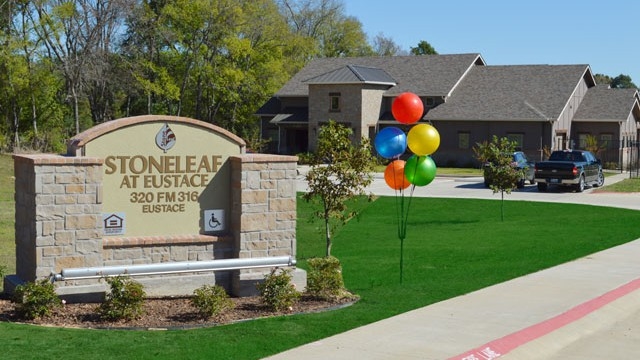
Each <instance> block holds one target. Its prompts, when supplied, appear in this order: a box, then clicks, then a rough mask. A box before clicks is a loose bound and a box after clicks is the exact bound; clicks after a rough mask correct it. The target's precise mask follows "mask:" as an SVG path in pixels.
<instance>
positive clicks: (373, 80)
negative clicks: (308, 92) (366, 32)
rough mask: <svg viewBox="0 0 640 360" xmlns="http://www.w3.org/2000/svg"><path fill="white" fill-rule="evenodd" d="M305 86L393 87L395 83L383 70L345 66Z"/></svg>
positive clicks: (320, 76) (307, 81) (312, 79)
mask: <svg viewBox="0 0 640 360" xmlns="http://www.w3.org/2000/svg"><path fill="white" fill-rule="evenodd" d="M305 82H306V83H307V84H359V83H366V84H382V85H389V86H394V85H395V84H396V81H395V80H394V79H393V78H392V77H391V76H390V75H389V74H387V73H386V72H385V71H384V70H382V69H378V68H373V67H367V66H359V65H347V66H345V67H342V68H340V69H337V70H334V71H330V72H328V73H325V74H322V75H318V76H316V77H313V78H311V79H309V80H306V81H305Z"/></svg>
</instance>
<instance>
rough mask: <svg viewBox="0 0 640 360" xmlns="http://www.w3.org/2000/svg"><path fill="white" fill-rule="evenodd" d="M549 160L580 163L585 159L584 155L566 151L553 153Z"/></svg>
mask: <svg viewBox="0 0 640 360" xmlns="http://www.w3.org/2000/svg"><path fill="white" fill-rule="evenodd" d="M549 160H550V161H573V162H580V161H584V158H583V157H582V154H580V153H573V152H569V151H567V152H564V151H562V152H561V151H557V152H553V153H551V156H549Z"/></svg>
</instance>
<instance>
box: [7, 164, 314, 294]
mask: <svg viewBox="0 0 640 360" xmlns="http://www.w3.org/2000/svg"><path fill="white" fill-rule="evenodd" d="M229 160H230V162H231V167H232V188H231V191H230V192H229V196H230V197H231V201H232V206H231V221H230V227H231V232H230V234H229V235H228V236H220V237H218V236H208V235H200V234H192V235H183V236H137V237H111V236H107V237H104V238H103V237H102V213H101V211H102V196H103V194H102V192H103V189H102V174H103V169H102V165H103V160H102V159H100V158H89V157H65V156H59V155H42V154H39V155H14V164H15V174H16V189H15V190H16V264H17V274H16V276H17V278H18V279H15V278H11V279H9V278H10V277H8V279H9V282H11V283H10V284H7V279H6V280H5V290H7V289H8V290H9V291H11V289H12V288H13V287H15V285H17V284H18V283H19V282H22V281H34V280H36V279H40V278H43V277H48V276H50V275H51V273H52V272H55V273H60V272H61V270H62V269H69V268H78V267H100V266H111V265H137V264H153V263H161V262H176V261H202V260H214V259H226V258H259V257H271V256H285V255H288V256H292V257H295V249H296V232H295V227H296V186H295V179H296V176H297V170H296V162H297V158H296V157H293V156H277V155H262V154H249V155H238V156H232V157H230V159H229ZM268 271H269V270H268V269H266V270H265V269H261V270H241V271H235V272H233V273H232V274H229V273H228V272H227V273H224V274H215V277H214V276H213V275H211V274H209V275H206V276H203V275H201V276H195V275H194V276H192V279H190V280H189V279H186V277H185V276H174V277H173V281H177V282H179V283H181V284H182V285H184V284H187V285H188V286H191V288H185V289H182V290H177V289H178V288H180V286H175V285H171V284H168V283H167V282H166V281H164V279H163V280H159V279H158V278H157V277H155V278H154V279H150V282H149V284H150V285H152V286H156V287H163V289H162V290H157V291H154V290H153V289H147V293H148V294H151V295H158V296H159V295H188V294H191V292H192V291H193V288H195V287H197V286H199V285H200V284H201V283H203V282H205V283H206V282H211V281H213V279H214V278H215V282H216V283H220V284H221V285H223V286H225V287H226V288H228V289H230V290H231V291H232V293H234V294H235V295H239V296H246V295H254V294H255V293H256V290H255V282H256V281H257V280H260V279H262V278H263V277H264V274H266V273H267V272H268ZM294 281H295V282H296V285H298V286H299V287H304V286H305V285H306V275H305V273H304V271H302V270H299V269H297V270H296V271H295V272H294ZM141 282H143V283H144V281H141ZM89 283H90V282H89ZM94 283H95V281H94ZM87 284H88V282H87V281H68V282H65V283H64V284H59V288H58V289H59V292H60V290H61V289H62V290H63V292H64V287H69V288H72V287H73V286H77V285H80V286H86V285H87ZM145 286H148V285H147V284H145ZM188 286H187V287H188ZM100 287H101V288H104V284H102V285H101V286H100ZM93 291H96V290H95V289H94V290H93ZM97 291H99V290H97ZM171 292H174V293H171ZM69 293H73V291H69Z"/></svg>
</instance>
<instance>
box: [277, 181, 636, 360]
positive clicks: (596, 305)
mask: <svg viewBox="0 0 640 360" xmlns="http://www.w3.org/2000/svg"><path fill="white" fill-rule="evenodd" d="M626 176H628V175H624V174H620V175H616V176H615V177H613V178H611V177H608V178H607V182H606V183H607V184H611V183H613V182H615V181H619V180H622V179H624V178H625V177H626ZM436 180H438V179H436ZM439 180H440V184H439V185H438V186H434V189H436V188H438V187H439V186H442V188H440V189H439V190H438V191H433V190H432V191H431V192H429V193H428V195H427V193H424V196H434V197H438V196H439V195H438V194H437V193H440V196H444V197H447V196H448V195H447V192H448V191H453V192H454V193H458V194H460V193H465V192H466V190H475V192H474V193H475V196H468V195H469V194H471V192H469V193H468V194H466V195H467V196H468V197H472V198H473V197H489V196H493V194H492V192H491V190H487V189H485V188H484V186H482V185H480V186H476V185H470V184H472V181H473V180H471V181H470V183H469V184H466V186H464V187H462V188H461V187H460V184H465V183H464V182H456V181H455V180H446V179H439ZM465 181H469V180H465ZM447 184H448V187H447ZM378 185H379V184H378ZM376 186H377V185H376V184H373V185H372V187H373V188H375V187H376ZM425 188H428V187H425ZM529 188H535V186H530V187H529ZM461 189H462V190H461ZM380 190H382V188H380ZM527 190H528V189H525V190H524V191H519V192H514V193H512V195H516V194H520V195H518V196H512V195H509V199H513V200H517V199H519V197H524V198H525V200H530V199H528V198H527V197H529V196H530V195H531V197H533V198H536V199H539V200H542V201H565V202H575V201H571V200H572V199H574V200H575V199H577V200H579V201H578V202H579V203H593V204H594V205H605V206H616V204H618V206H620V207H626V208H634V209H640V201H638V199H640V198H638V197H637V196H636V195H637V194H632V195H629V194H628V195H626V196H624V195H623V196H619V194H606V193H591V191H592V190H588V191H587V192H585V193H581V194H575V193H566V192H550V193H537V191H536V193H535V194H534V193H533V191H535V190H533V191H527ZM376 193H379V192H378V191H376ZM381 195H384V193H383V194H381ZM415 196H420V195H415ZM460 197H464V196H460ZM546 197H549V199H543V198H546ZM639 256H640V240H636V241H633V242H631V243H628V244H625V245H622V246H618V247H615V248H612V249H608V250H605V251H602V252H599V253H596V254H592V255H590V256H587V257H584V258H581V259H578V260H575V261H572V262H569V263H566V264H563V265H560V266H556V267H554V268H551V269H547V270H543V271H540V272H537V273H534V274H530V275H527V276H523V277H520V278H517V279H514V280H511V281H508V282H504V283H501V284H497V285H494V286H491V287H488V288H485V289H482V290H479V291H476V292H473V293H470V294H466V295H463V296H459V297H456V298H453V299H449V300H446V301H442V302H439V303H436V304H433V305H430V306H427V307H424V308H420V309H416V310H413V311H411V312H408V313H404V314H401V315H398V316H395V317H392V318H389V319H385V320H381V321H378V322H376V323H373V324H370V325H367V326H363V327H360V328H357V329H353V330H350V331H347V332H345V333H342V334H338V335H335V336H332V337H329V338H326V339H323V340H320V341H317V342H314V343H311V344H307V345H304V346H301V347H298V348H295V349H292V350H289V351H286V352H283V353H281V354H278V355H275V356H272V357H270V358H269V359H349V360H353V359H438V360H440V359H460V360H462V359H464V360H487V359H497V358H504V359H519V360H520V359H629V358H632V357H634V354H635V355H638V354H640V261H639Z"/></svg>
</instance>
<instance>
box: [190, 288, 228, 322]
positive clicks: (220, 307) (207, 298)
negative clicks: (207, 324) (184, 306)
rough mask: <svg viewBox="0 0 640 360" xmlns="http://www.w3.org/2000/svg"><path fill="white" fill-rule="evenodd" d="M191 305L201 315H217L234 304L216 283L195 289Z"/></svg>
mask: <svg viewBox="0 0 640 360" xmlns="http://www.w3.org/2000/svg"><path fill="white" fill-rule="evenodd" d="M191 305H193V306H194V307H196V308H197V309H198V313H200V315H202V316H203V317H213V316H216V315H219V314H220V313H222V312H223V311H226V310H229V309H233V307H234V306H235V304H234V303H233V301H231V299H230V298H229V295H228V294H227V292H226V291H225V289H224V288H223V287H222V286H218V285H213V286H212V285H204V286H201V287H199V288H197V289H195V290H194V291H193V297H192V298H191Z"/></svg>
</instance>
